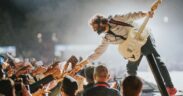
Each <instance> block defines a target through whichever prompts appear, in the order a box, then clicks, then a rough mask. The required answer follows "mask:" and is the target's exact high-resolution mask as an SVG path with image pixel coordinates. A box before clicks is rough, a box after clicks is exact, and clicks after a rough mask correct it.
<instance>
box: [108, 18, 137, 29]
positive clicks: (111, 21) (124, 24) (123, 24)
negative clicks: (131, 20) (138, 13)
mask: <svg viewBox="0 0 183 96" xmlns="http://www.w3.org/2000/svg"><path fill="white" fill-rule="evenodd" d="M109 23H112V24H116V25H121V26H126V27H134V26H133V25H131V24H128V23H125V22H121V21H117V20H114V19H112V18H111V19H110V20H109Z"/></svg>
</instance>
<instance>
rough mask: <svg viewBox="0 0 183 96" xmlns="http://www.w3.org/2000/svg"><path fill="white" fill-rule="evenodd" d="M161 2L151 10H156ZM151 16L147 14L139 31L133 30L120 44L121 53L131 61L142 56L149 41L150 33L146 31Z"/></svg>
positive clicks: (155, 4)
mask: <svg viewBox="0 0 183 96" xmlns="http://www.w3.org/2000/svg"><path fill="white" fill-rule="evenodd" d="M160 3H161V0H157V1H156V2H155V3H154V4H153V5H152V6H151V11H150V12H154V11H155V10H156V9H157V7H158V5H159V4H160ZM149 18H150V16H149V15H147V17H146V18H145V20H144V22H143V24H142V25H141V26H140V28H139V30H138V32H136V31H135V30H133V29H132V30H131V31H130V32H129V33H128V38H127V40H125V41H124V42H123V43H121V44H119V46H118V49H119V52H120V53H121V55H122V56H123V57H124V58H125V59H127V60H129V61H137V60H138V59H139V58H140V56H141V48H142V46H143V45H144V44H145V43H146V42H147V38H148V36H149V33H148V32H147V31H144V29H145V27H146V25H147V23H148V21H149Z"/></svg>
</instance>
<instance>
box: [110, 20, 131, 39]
mask: <svg viewBox="0 0 183 96" xmlns="http://www.w3.org/2000/svg"><path fill="white" fill-rule="evenodd" d="M109 23H111V24H116V25H120V26H126V27H133V26H132V25H131V24H128V23H125V22H121V21H117V20H114V19H112V18H110V20H109ZM107 33H109V34H112V35H113V36H115V37H119V38H121V39H123V40H126V39H127V38H125V37H124V36H121V35H117V34H115V33H114V32H112V31H111V30H109V32H107Z"/></svg>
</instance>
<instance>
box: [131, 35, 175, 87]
mask: <svg viewBox="0 0 183 96" xmlns="http://www.w3.org/2000/svg"><path fill="white" fill-rule="evenodd" d="M155 47H156V46H155V44H154V39H153V38H152V37H151V36H149V37H148V40H147V42H146V44H145V45H144V46H143V47H142V49H141V51H142V55H141V57H140V59H139V60H137V61H135V62H132V61H128V64H127V73H128V74H129V75H136V74H137V69H138V66H139V64H140V61H141V60H142V57H143V56H147V55H149V54H153V55H154V57H155V60H156V62H157V66H158V68H159V70H160V72H161V75H162V77H163V80H164V82H165V85H166V86H168V87H173V83H172V81H171V78H170V75H169V72H168V70H167V68H166V66H165V63H164V62H163V61H162V60H161V58H160V55H159V53H158V52H157V50H156V48H155Z"/></svg>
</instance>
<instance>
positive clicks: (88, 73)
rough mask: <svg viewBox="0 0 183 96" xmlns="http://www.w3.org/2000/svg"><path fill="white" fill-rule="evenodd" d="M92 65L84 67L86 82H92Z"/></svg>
mask: <svg viewBox="0 0 183 96" xmlns="http://www.w3.org/2000/svg"><path fill="white" fill-rule="evenodd" d="M93 74H94V66H88V67H86V68H85V69H84V77H85V78H86V81H87V82H88V83H94V78H93Z"/></svg>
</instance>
